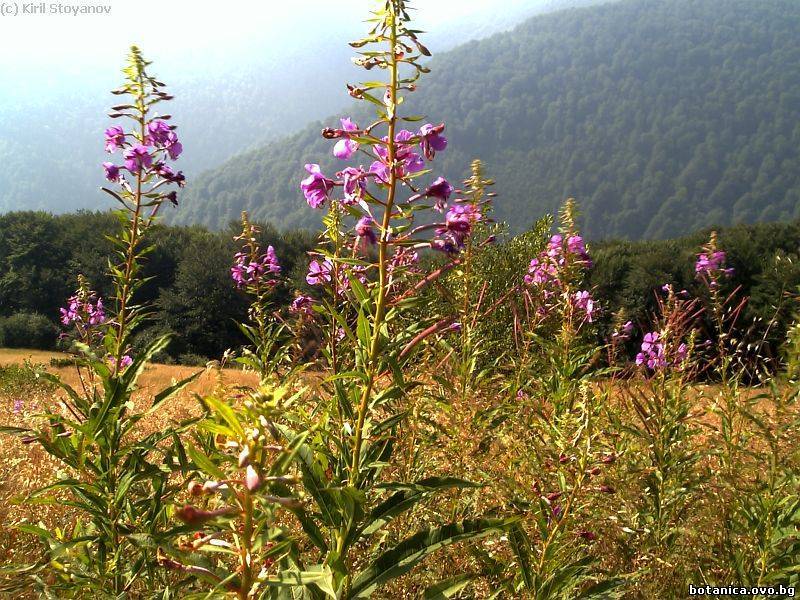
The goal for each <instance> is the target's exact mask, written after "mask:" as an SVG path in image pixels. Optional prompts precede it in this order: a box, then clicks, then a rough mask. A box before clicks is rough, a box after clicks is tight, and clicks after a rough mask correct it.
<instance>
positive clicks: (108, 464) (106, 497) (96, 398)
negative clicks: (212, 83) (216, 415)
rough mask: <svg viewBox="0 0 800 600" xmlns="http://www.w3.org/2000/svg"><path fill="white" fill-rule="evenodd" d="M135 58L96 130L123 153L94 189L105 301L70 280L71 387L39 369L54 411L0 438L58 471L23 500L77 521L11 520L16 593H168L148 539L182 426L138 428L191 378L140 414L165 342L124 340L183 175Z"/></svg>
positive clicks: (134, 53)
mask: <svg viewBox="0 0 800 600" xmlns="http://www.w3.org/2000/svg"><path fill="white" fill-rule="evenodd" d="M149 64H150V63H148V62H147V61H146V60H145V59H144V57H143V56H142V54H141V52H140V51H139V50H138V49H137V48H136V47H133V48H131V51H130V54H129V56H128V64H127V66H126V67H125V69H124V70H123V73H124V75H125V83H124V84H123V85H122V86H121V87H120V88H119V89H117V90H114V91H113V92H112V93H113V94H115V95H117V96H127V97H128V100H126V101H124V102H123V103H122V104H120V105H118V106H114V107H113V108H112V111H113V112H112V113H111V117H112V118H115V119H118V120H119V124H118V125H113V126H111V127H109V128H108V129H107V130H106V132H105V149H106V151H107V152H108V153H109V154H111V155H117V154H121V155H122V164H118V163H117V162H105V163H103V169H104V171H105V175H106V179H107V180H108V181H109V182H110V183H111V184H113V186H114V188H113V189H112V188H111V187H106V188H103V190H104V191H105V192H106V193H107V194H109V195H110V196H111V197H112V198H113V199H114V200H115V201H116V202H117V203H119V205H120V206H119V211H118V212H117V215H118V217H119V220H120V224H121V227H120V232H119V233H118V234H117V236H115V237H114V238H113V239H112V241H113V243H114V245H115V246H116V254H115V256H114V257H113V258H112V259H110V260H109V273H110V276H111V278H112V281H113V285H114V290H115V295H114V298H113V302H112V303H111V305H110V306H106V305H104V302H103V300H102V299H101V298H99V297H97V296H96V294H94V292H92V291H90V289H89V284H88V282H87V281H86V280H85V279H83V278H80V279H79V288H78V290H77V292H76V293H75V295H74V296H73V297H71V298H70V299H69V300H68V303H67V306H66V308H64V309H62V310H61V320H62V323H63V324H64V325H65V326H69V325H71V326H74V327H75V329H76V336H75V338H76V341H75V343H74V348H75V352H76V353H77V357H78V358H77V360H76V365H77V369H78V374H79V380H80V382H81V386H80V388H79V389H74V388H73V387H71V386H69V385H67V384H66V383H64V382H62V381H61V380H60V379H59V378H58V377H56V376H54V375H50V374H46V373H45V374H43V375H42V376H43V377H46V378H48V379H50V380H52V381H53V382H54V383H55V384H57V385H58V387H59V388H60V389H61V390H62V392H63V393H64V397H63V398H62V399H60V400H59V403H58V406H51V407H50V408H49V409H48V410H47V412H45V414H43V415H41V421H42V422H43V426H42V427H41V428H39V429H20V428H16V429H11V428H5V429H4V432H5V433H13V434H16V435H19V436H21V437H22V441H23V442H24V443H27V444H39V445H41V447H42V448H43V450H44V451H45V452H47V454H49V455H50V456H52V457H54V458H55V459H57V460H58V461H60V462H61V463H62V464H63V465H64V473H65V475H63V476H62V477H61V478H60V479H59V480H57V481H55V482H54V483H53V484H52V485H49V486H47V487H45V488H43V489H40V490H38V491H36V492H34V493H32V494H31V496H30V498H29V499H28V501H29V502H33V503H60V504H62V505H65V506H69V507H71V508H72V509H74V511H75V516H76V518H75V521H74V522H73V523H72V525H70V526H68V527H66V528H65V529H60V528H59V529H56V530H54V531H51V530H48V529H46V528H45V527H44V526H35V525H21V526H20V529H22V530H23V531H25V532H27V533H31V534H34V535H36V536H38V537H39V538H40V539H41V541H42V542H43V543H44V545H45V552H44V554H43V556H42V559H41V561H39V562H38V563H37V564H35V565H31V566H29V567H26V568H22V569H21V572H22V573H24V575H25V578H24V579H20V580H19V587H21V588H23V589H31V588H33V589H36V590H38V591H39V593H41V594H43V595H45V596H47V597H59V598H68V597H76V598H77V597H80V598H85V597H87V596H88V595H94V596H97V597H115V598H116V597H129V596H131V597H132V596H138V595H144V596H147V597H150V596H152V595H153V594H155V593H157V592H158V591H159V590H162V589H166V587H167V580H166V578H165V577H164V576H163V571H162V570H160V569H158V568H157V565H156V564H155V562H154V561H153V560H152V540H153V538H154V536H155V535H156V534H157V533H158V532H159V531H160V530H161V529H162V528H163V527H165V525H166V523H167V514H166V513H167V505H168V504H167V502H168V500H169V498H170V497H171V496H172V495H174V494H175V493H176V491H177V489H178V487H177V486H176V484H175V478H174V477H173V475H176V476H177V475H178V474H179V473H180V472H181V470H182V469H184V468H185V467H186V466H187V465H186V462H185V459H183V458H182V457H184V456H185V455H184V453H183V450H182V444H181V442H180V441H179V434H181V433H182V432H184V431H186V429H187V428H188V427H189V425H190V423H191V422H185V423H181V424H179V425H177V426H175V427H173V428H168V429H166V430H164V431H157V432H155V433H153V434H150V435H144V436H143V435H141V434H140V433H139V429H138V427H137V426H138V424H139V422H140V421H141V420H142V419H143V418H145V417H146V416H147V415H148V414H149V413H150V412H152V411H154V410H157V409H158V408H159V405H160V404H161V403H162V402H164V401H165V400H166V399H168V398H169V397H171V396H172V395H174V394H175V393H176V392H178V391H180V390H181V389H182V388H183V387H184V386H185V385H187V384H188V383H189V382H190V381H191V380H192V379H193V378H194V376H193V377H189V378H187V379H185V380H183V381H180V382H178V383H175V384H174V385H172V386H170V387H168V388H167V389H164V390H162V391H161V392H159V393H157V394H156V395H155V396H154V397H153V399H152V401H151V406H150V407H148V409H147V410H146V411H145V412H138V411H137V410H136V405H135V404H134V402H133V400H132V396H133V394H134V392H135V391H136V389H137V381H138V378H139V376H140V375H141V373H142V372H143V370H144V368H145V366H146V364H147V362H148V361H149V360H150V359H151V358H152V356H153V355H154V354H156V353H157V352H159V351H160V350H162V349H164V348H165V346H166V345H167V343H168V339H167V338H166V337H161V338H158V339H156V340H154V341H153V342H152V343H150V344H149V345H148V346H147V347H146V348H144V349H143V350H142V351H141V352H139V353H137V354H133V353H132V351H131V347H132V344H131V335H132V333H133V332H134V331H135V330H136V329H137V327H138V326H139V325H140V324H141V323H142V321H143V320H144V319H145V318H146V317H147V309H146V307H143V306H138V305H137V304H136V303H135V293H136V290H137V289H138V288H139V287H140V286H141V285H142V283H143V279H142V278H141V276H140V267H141V264H142V260H143V258H144V256H145V255H146V254H147V252H148V251H149V247H148V245H147V243H146V238H147V232H148V230H149V228H150V227H151V225H152V224H153V222H154V220H155V218H156V215H157V214H158V212H159V210H160V209H161V206H162V205H163V204H164V203H165V202H170V203H175V202H176V198H177V194H176V191H175V190H174V188H173V189H170V187H171V186H173V185H177V186H182V185H183V183H184V178H183V175H182V174H181V173H180V172H178V171H175V170H174V169H173V168H172V167H171V166H170V164H169V163H170V162H171V161H174V160H176V159H177V158H178V156H179V155H180V154H181V151H182V147H181V143H180V141H179V140H178V137H177V134H176V132H175V128H174V127H173V126H171V125H170V124H169V120H170V117H169V116H168V115H161V116H159V115H158V114H157V113H156V110H157V109H158V108H160V106H159V105H160V104H161V103H163V102H165V101H167V100H169V99H171V96H169V95H168V94H167V93H166V92H165V91H164V89H163V88H164V84H163V83H161V82H159V81H158V80H157V79H156V78H154V77H153V76H151V75H150V74H149V73H148V66H149Z"/></svg>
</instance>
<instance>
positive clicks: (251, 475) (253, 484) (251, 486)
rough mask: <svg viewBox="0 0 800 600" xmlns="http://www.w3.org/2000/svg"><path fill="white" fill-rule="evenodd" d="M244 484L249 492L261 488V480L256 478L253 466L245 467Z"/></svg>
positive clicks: (256, 474)
mask: <svg viewBox="0 0 800 600" xmlns="http://www.w3.org/2000/svg"><path fill="white" fill-rule="evenodd" d="M244 484H245V485H246V486H247V489H248V490H250V491H251V492H255V491H256V490H257V489H258V488H259V487H261V478H260V477H259V476H258V473H257V472H256V470H255V468H253V465H247V471H246V473H245V476H244Z"/></svg>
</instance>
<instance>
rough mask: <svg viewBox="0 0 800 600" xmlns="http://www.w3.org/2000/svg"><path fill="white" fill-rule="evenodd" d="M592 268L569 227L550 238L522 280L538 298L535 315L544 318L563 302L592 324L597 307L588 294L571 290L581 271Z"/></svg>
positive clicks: (582, 247) (587, 255)
mask: <svg viewBox="0 0 800 600" xmlns="http://www.w3.org/2000/svg"><path fill="white" fill-rule="evenodd" d="M567 210H568V211H569V210H570V209H567ZM591 266H592V260H591V258H590V257H589V253H588V251H587V250H586V244H585V242H584V241H583V237H581V236H580V235H578V234H577V233H575V232H574V230H572V227H571V226H569V227H568V229H567V230H565V231H564V232H563V233H562V234H555V235H553V236H552V237H551V238H550V240H549V241H548V243H547V247H546V248H545V249H544V250H543V251H542V252H541V253H540V254H539V256H538V257H536V258H534V259H533V260H531V262H530V264H529V265H528V272H527V274H526V275H525V276H524V278H523V279H524V282H525V285H526V286H528V288H529V289H530V290H531V291H532V292H533V293H534V294H535V295H536V296H537V298H538V306H537V316H538V317H539V318H541V319H544V318H546V317H547V316H548V315H549V314H550V313H551V311H552V309H553V308H555V307H556V306H558V305H559V304H560V303H561V302H562V300H563V301H564V302H566V303H568V304H569V305H571V306H572V308H573V309H575V310H576V311H577V312H578V314H579V315H580V316H581V320H582V321H583V322H587V323H592V322H594V320H595V318H596V317H597V314H598V312H599V306H598V304H597V302H596V301H595V300H594V298H593V297H592V294H591V292H590V291H588V290H575V289H573V287H572V286H573V285H574V283H575V282H576V280H577V279H579V278H580V274H581V272H582V271H583V270H585V269H589V268H591Z"/></svg>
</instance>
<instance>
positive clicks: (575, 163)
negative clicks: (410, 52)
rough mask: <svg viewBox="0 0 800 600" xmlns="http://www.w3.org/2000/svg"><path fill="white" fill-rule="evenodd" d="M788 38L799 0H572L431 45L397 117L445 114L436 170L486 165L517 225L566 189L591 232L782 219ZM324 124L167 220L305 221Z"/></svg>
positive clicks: (798, 172)
mask: <svg viewBox="0 0 800 600" xmlns="http://www.w3.org/2000/svg"><path fill="white" fill-rule="evenodd" d="M798 39H800V3H798V2H795V1H794V0H668V1H667V0H623V1H621V2H617V3H613V4H605V5H601V6H594V7H589V8H581V9H573V10H567V11H563V12H558V13H554V14H550V15H545V16H540V17H535V18H532V19H530V20H529V21H527V22H525V23H524V24H523V25H521V26H519V27H518V28H516V29H514V30H513V31H510V32H506V33H500V34H497V35H494V36H492V37H490V38H487V39H485V40H482V41H478V42H471V43H468V44H466V45H464V46H461V47H459V48H457V49H455V50H452V51H450V52H447V53H443V54H440V55H439V56H438V57H436V58H434V59H433V60H432V62H431V67H432V69H433V73H432V74H431V75H429V76H427V77H426V78H423V80H422V81H421V83H420V86H419V91H418V92H416V93H415V94H412V95H411V96H410V97H408V98H407V105H408V108H406V112H407V113H417V112H424V113H425V114H427V115H429V116H430V120H431V121H435V122H438V121H440V120H444V121H445V122H446V123H447V135H448V137H449V139H450V145H449V147H448V149H447V152H445V153H444V154H443V155H442V159H443V160H440V161H437V163H438V165H437V168H438V169H439V170H441V171H443V172H444V174H445V175H446V176H447V177H448V178H450V179H451V180H459V179H461V178H462V177H463V175H464V174H465V170H466V168H467V166H468V165H469V162H470V160H471V159H472V158H474V157H479V158H482V159H483V160H484V161H485V163H486V166H487V172H488V173H489V174H490V175H491V176H493V177H494V178H495V179H497V182H498V185H497V192H498V193H499V194H500V197H499V198H498V200H497V202H496V216H497V218H499V219H503V220H506V221H508V222H510V223H511V224H512V229H513V230H515V231H519V230H520V229H522V228H524V227H525V226H526V225H527V224H528V223H530V222H532V221H533V220H534V219H535V218H536V217H537V216H539V215H541V214H542V213H543V212H545V211H552V210H553V209H554V208H555V207H556V206H557V205H558V204H559V203H560V202H562V201H563V199H564V198H566V197H568V196H575V197H576V198H577V199H578V201H579V203H580V205H581V206H582V208H583V211H584V215H585V230H586V232H587V233H588V235H590V236H591V237H594V238H597V237H601V236H612V235H613V236H622V237H634V238H636V237H667V236H673V235H678V234H680V233H682V232H686V231H689V230H693V229H696V228H697V227H701V226H704V225H709V224H728V223H733V222H752V221H756V220H777V219H787V218H791V217H797V216H798V215H800V44H798ZM356 116H358V113H356ZM331 123H335V121H334V120H333V119H330V120H328V121H327V122H326V123H325V124H327V125H329V124H331ZM322 126H323V123H314V124H312V125H310V126H308V127H307V128H306V129H305V130H303V131H302V132H300V133H298V134H297V135H295V136H292V137H289V138H286V139H283V140H281V141H277V142H274V143H271V144H270V145H268V146H266V147H264V148H261V149H259V150H256V151H252V152H249V153H247V154H244V155H242V156H240V157H237V158H235V159H233V160H231V161H229V162H228V163H226V164H225V165H223V166H222V167H220V168H219V169H216V170H213V171H210V172H208V173H205V174H204V175H203V176H202V177H200V178H198V179H197V181H196V182H195V183H194V184H193V186H192V188H191V190H190V193H189V194H188V196H187V197H186V199H185V202H184V204H183V206H182V208H181V209H180V211H179V213H178V216H177V219H176V220H178V221H180V222H200V223H204V224H207V225H210V226H212V227H218V226H221V225H223V224H224V223H226V222H227V221H228V220H230V219H233V218H236V217H237V216H238V214H239V211H241V210H242V209H247V210H249V211H251V213H252V214H253V216H255V217H256V218H259V219H266V220H270V221H272V222H274V223H275V224H277V225H279V226H283V227H288V226H316V225H317V224H318V222H319V214H318V213H316V212H314V211H311V210H309V209H307V207H305V204H304V203H303V201H302V199H301V196H300V193H299V190H298V182H299V180H300V179H301V178H302V177H303V169H302V166H303V164H304V163H306V162H318V161H319V162H320V163H321V164H322V166H323V170H324V171H325V172H333V171H335V170H337V168H340V166H341V165H340V164H336V163H335V162H334V159H332V158H331V157H330V148H331V144H330V143H329V142H326V141H324V140H322V139H320V137H319V131H320V129H321V128H322Z"/></svg>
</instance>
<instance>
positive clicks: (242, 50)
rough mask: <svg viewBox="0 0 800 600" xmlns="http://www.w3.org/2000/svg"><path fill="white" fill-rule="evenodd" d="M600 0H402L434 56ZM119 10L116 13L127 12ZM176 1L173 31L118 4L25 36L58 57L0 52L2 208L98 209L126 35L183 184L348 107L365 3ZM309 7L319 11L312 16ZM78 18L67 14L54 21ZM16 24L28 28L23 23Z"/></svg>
mask: <svg viewBox="0 0 800 600" xmlns="http://www.w3.org/2000/svg"><path fill="white" fill-rule="evenodd" d="M146 1H147V2H153V1H154V0H146ZM596 1H598V0H509V1H508V2H504V4H503V6H504V10H503V11H498V10H496V4H494V3H493V2H491V1H489V0H466V1H464V2H461V3H459V4H458V10H453V9H452V6H451V5H450V4H449V3H442V2H439V1H438V0H418V1H417V2H415V3H413V4H412V6H416V7H417V8H418V10H417V13H418V16H419V25H420V26H421V27H422V28H425V29H431V33H430V34H427V35H426V42H427V43H428V44H429V46H430V47H431V49H432V50H434V51H436V52H438V51H441V50H445V49H448V48H452V47H453V46H455V45H457V44H458V43H459V42H460V41H462V40H468V39H476V38H480V37H485V36H487V35H490V34H492V33H495V32H497V31H502V30H506V29H509V28H511V27H512V26H514V25H516V24H518V23H519V22H520V21H522V20H523V19H524V18H525V17H527V16H529V15H531V14H536V13H539V12H546V11H550V10H553V9H555V8H559V7H563V6H579V5H584V4H589V3H592V2H596ZM126 6H127V5H122V4H120V5H115V9H114V10H115V11H119V10H123V9H125V10H128V11H130V10H132V9H131V8H130V7H128V8H126ZM194 6H195V8H194V9H193V10H194V11H199V10H200V9H199V8H197V7H199V6H200V5H198V4H195V5H194ZM237 6H238V7H239V12H238V13H237V12H236V7H237ZM185 7H186V5H185V4H184V5H180V3H175V4H174V5H173V4H170V5H169V6H161V7H159V8H158V14H159V19H160V22H162V23H169V25H170V35H169V36H167V37H165V36H164V35H159V33H158V32H159V30H158V28H155V30H154V29H153V28H149V27H148V28H144V29H141V30H138V29H137V26H135V25H132V23H135V22H136V20H135V19H133V18H129V17H131V15H129V14H128V13H124V12H123V13H117V17H116V19H115V20H113V21H111V22H110V23H111V26H109V22H108V21H97V23H96V24H95V25H94V26H92V27H89V26H88V25H87V26H86V27H85V31H84V32H83V33H84V35H86V36H87V37H89V38H92V39H89V40H88V41H87V42H86V43H85V44H83V45H81V41H80V40H79V39H76V38H79V37H80V32H78V33H76V34H73V35H68V33H69V31H71V30H67V31H62V29H60V28H58V27H57V26H56V25H57V24H54V23H49V25H50V26H51V29H48V30H46V31H43V32H39V31H38V30H34V32H35V33H36V34H39V35H43V34H46V35H48V36H58V35H61V36H63V39H61V40H60V41H61V42H62V43H63V44H64V49H63V53H62V54H58V55H53V54H52V53H44V52H42V54H41V56H33V57H31V56H28V54H29V53H32V54H34V55H35V54H36V50H37V47H36V45H35V44H33V45H30V46H24V47H23V49H24V50H25V52H24V53H21V54H20V56H19V57H18V58H15V59H12V58H9V57H6V60H3V59H2V58H0V81H3V82H4V85H3V86H0V212H4V211H10V210H22V209H44V210H49V211H53V212H68V211H73V210H76V209H78V208H103V207H107V206H108V204H107V201H106V200H107V199H106V198H104V197H103V195H102V194H101V193H100V192H99V190H98V188H99V186H100V185H102V183H103V181H102V172H101V170H100V168H99V166H98V165H99V164H100V162H102V161H103V160H106V159H107V156H106V155H104V154H103V152H102V146H103V142H102V132H103V130H104V129H105V127H107V126H108V124H109V119H108V118H107V117H106V113H107V110H108V107H109V106H110V105H111V104H113V103H114V102H115V100H114V99H113V97H112V96H111V95H110V94H109V93H108V90H110V89H112V88H114V87H116V86H117V85H118V84H119V82H120V75H119V70H120V68H121V67H122V64H123V60H124V55H125V47H126V45H127V44H128V43H130V42H133V41H135V42H137V43H140V44H141V45H142V49H143V50H144V52H145V55H146V56H147V57H148V58H149V59H151V60H153V61H154V67H153V70H154V73H156V74H157V75H158V76H159V77H160V78H161V79H162V80H164V81H166V82H167V83H168V84H169V90H170V91H171V93H173V94H174V95H175V101H174V102H173V103H172V104H171V105H170V109H169V112H170V113H171V114H173V115H174V122H175V123H176V124H177V125H178V126H179V132H180V134H181V137H182V139H183V142H184V147H185V152H184V155H183V156H182V157H181V161H180V167H181V168H182V169H184V170H185V171H186V173H187V175H188V176H189V178H190V179H191V178H193V177H194V175H195V174H197V173H199V172H200V171H201V170H203V169H206V168H209V167H213V166H216V165H219V164H220V163H222V162H223V161H225V160H226V159H229V158H231V157H232V156H234V155H236V154H239V153H242V152H244V151H246V150H248V149H251V148H255V147H258V146H259V145H262V144H264V143H265V142H267V141H268V140H271V139H274V138H276V137H281V136H285V135H288V134H290V133H293V132H295V131H297V130H298V129H300V128H301V127H303V126H304V125H306V124H307V123H308V122H309V121H310V120H312V119H317V118H321V117H324V116H326V115H328V114H330V113H331V112H332V111H333V110H335V109H337V108H338V107H343V106H346V105H347V104H348V102H349V97H348V96H347V94H346V92H345V88H344V82H345V81H347V80H349V79H352V78H354V77H356V76H357V71H356V69H355V67H353V66H352V64H351V63H350V57H351V55H352V51H351V49H350V48H349V47H348V46H347V42H348V41H349V40H351V39H355V38H357V37H359V36H360V35H362V34H363V32H364V30H365V25H364V23H363V22H362V20H363V19H364V18H366V16H367V12H366V11H367V8H368V7H369V3H367V2H364V1H363V0H342V1H341V2H336V3H333V2H327V1H321V0H315V1H311V2H306V3H305V4H304V5H303V7H302V10H300V9H298V7H297V6H296V5H291V4H278V3H276V4H274V5H273V4H270V5H269V6H267V5H264V6H261V7H260V8H256V7H254V6H253V5H252V4H251V3H249V2H241V1H240V0H234V1H232V2H231V3H229V5H228V7H229V9H228V10H227V11H225V12H223V13H219V14H218V16H214V17H212V18H210V21H211V22H208V19H207V20H205V21H199V22H198V21H196V20H193V19H195V18H196V15H193V14H187V13H186V11H187V9H186V8H185ZM448 7H449V9H450V10H447V9H448ZM309 12H310V13H313V14H314V16H315V18H312V19H309V18H308V13H309ZM214 13H216V10H215V11H214ZM214 13H212V14H214ZM126 19H127V20H126ZM216 20H219V21H220V22H219V23H215V22H214V21H216ZM75 23H76V21H74V20H72V21H68V22H67V23H66V24H65V25H64V28H74V27H75V26H76V25H75ZM11 25H12V21H9V20H4V21H2V22H0V35H2V36H6V40H7V43H8V44H9V45H14V46H16V47H20V46H21V45H24V44H26V43H29V42H28V41H27V39H26V38H25V36H24V35H23V34H21V33H20V32H16V33H17V38H19V39H15V38H13V34H14V33H15V32H14V31H13V30H12V29H11ZM13 26H14V27H17V28H19V27H25V26H28V27H32V25H30V24H29V25H24V22H23V21H13ZM36 26H37V27H38V26H39V25H38V22H37V25H36ZM201 26H202V27H204V29H203V28H201V29H192V27H201ZM2 27H9V29H8V30H6V31H4V30H3V29H2ZM111 32H113V35H111V37H109V35H110V33H111ZM9 35H12V37H11V38H10V39H9V38H8V37H7V36H9ZM95 38H96V39H95ZM58 41H59V40H56V42H58ZM54 43H55V42H54Z"/></svg>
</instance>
